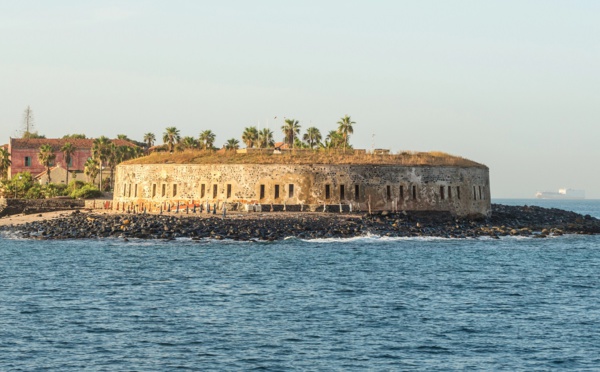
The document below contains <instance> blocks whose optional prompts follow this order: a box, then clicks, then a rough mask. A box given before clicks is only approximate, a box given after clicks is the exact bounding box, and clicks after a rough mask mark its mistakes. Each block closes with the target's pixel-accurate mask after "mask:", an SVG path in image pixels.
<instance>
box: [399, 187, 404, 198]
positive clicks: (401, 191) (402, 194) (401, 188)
mask: <svg viewBox="0 0 600 372" xmlns="http://www.w3.org/2000/svg"><path fill="white" fill-rule="evenodd" d="M400 199H404V186H400Z"/></svg>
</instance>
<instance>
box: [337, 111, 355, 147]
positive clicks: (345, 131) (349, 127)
mask: <svg viewBox="0 0 600 372" xmlns="http://www.w3.org/2000/svg"><path fill="white" fill-rule="evenodd" d="M354 124H356V123H355V122H353V121H352V119H350V116H348V115H345V116H344V117H343V118H341V119H340V121H338V122H337V125H338V130H337V131H338V133H340V134H341V135H342V137H343V138H344V151H346V146H348V138H349V137H350V135H351V134H352V133H354V127H353V125H354Z"/></svg>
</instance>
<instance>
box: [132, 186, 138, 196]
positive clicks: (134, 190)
mask: <svg viewBox="0 0 600 372" xmlns="http://www.w3.org/2000/svg"><path fill="white" fill-rule="evenodd" d="M137 188H138V184H137V183H136V184H135V188H134V189H133V196H134V197H136V198H137Z"/></svg>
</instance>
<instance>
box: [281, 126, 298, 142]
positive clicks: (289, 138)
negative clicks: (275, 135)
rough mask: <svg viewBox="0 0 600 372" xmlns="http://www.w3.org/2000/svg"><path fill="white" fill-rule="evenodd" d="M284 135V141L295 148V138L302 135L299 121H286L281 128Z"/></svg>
mask: <svg viewBox="0 0 600 372" xmlns="http://www.w3.org/2000/svg"><path fill="white" fill-rule="evenodd" d="M281 130H282V131H283V134H284V136H285V137H284V139H283V141H284V142H285V143H287V144H288V145H289V146H290V147H294V137H296V136H297V135H298V134H299V133H300V124H299V122H298V120H294V119H285V124H284V125H283V126H282V127H281Z"/></svg>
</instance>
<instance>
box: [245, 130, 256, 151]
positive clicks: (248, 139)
mask: <svg viewBox="0 0 600 372" xmlns="http://www.w3.org/2000/svg"><path fill="white" fill-rule="evenodd" d="M242 141H244V143H245V144H246V148H252V147H254V146H255V145H256V142H257V141H258V129H256V127H246V128H244V133H242Z"/></svg>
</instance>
